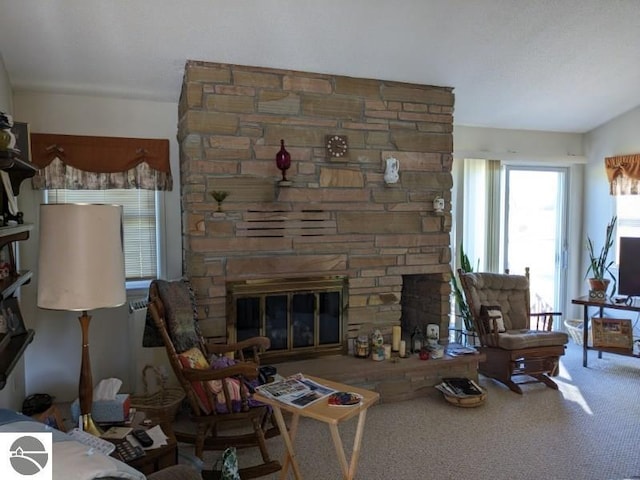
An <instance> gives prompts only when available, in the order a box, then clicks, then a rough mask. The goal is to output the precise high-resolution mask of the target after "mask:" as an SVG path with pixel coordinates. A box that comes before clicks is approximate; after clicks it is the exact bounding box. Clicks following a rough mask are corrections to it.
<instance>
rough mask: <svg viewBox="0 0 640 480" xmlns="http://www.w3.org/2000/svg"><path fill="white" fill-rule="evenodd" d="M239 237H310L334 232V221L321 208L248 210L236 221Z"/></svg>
mask: <svg viewBox="0 0 640 480" xmlns="http://www.w3.org/2000/svg"><path fill="white" fill-rule="evenodd" d="M236 234H237V236H239V237H298V236H303V237H311V236H323V235H335V234H336V221H335V220H334V219H332V218H331V214H330V213H328V212H324V211H322V210H302V211H300V212H286V211H279V212H278V211H269V212H261V211H256V210H250V211H248V212H246V213H245V214H244V215H243V220H242V221H241V222H238V223H236Z"/></svg>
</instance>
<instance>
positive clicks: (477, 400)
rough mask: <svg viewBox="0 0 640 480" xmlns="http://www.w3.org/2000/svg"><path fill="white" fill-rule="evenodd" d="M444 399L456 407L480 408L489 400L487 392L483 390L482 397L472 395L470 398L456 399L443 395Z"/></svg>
mask: <svg viewBox="0 0 640 480" xmlns="http://www.w3.org/2000/svg"><path fill="white" fill-rule="evenodd" d="M443 396H444V399H445V400H446V401H447V402H449V403H450V404H452V405H455V406H456V407H465V408H471V407H479V406H480V405H483V404H484V401H485V400H486V399H487V392H486V390H484V389H483V390H482V395H470V396H468V397H456V396H454V395H447V394H446V393H443Z"/></svg>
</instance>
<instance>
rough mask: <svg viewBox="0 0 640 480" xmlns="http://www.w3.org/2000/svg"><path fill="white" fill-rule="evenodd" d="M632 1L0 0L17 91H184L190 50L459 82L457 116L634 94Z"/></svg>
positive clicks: (584, 118)
mask: <svg viewBox="0 0 640 480" xmlns="http://www.w3.org/2000/svg"><path fill="white" fill-rule="evenodd" d="M639 25H640V1H638V0H528V1H524V0H395V1H391V0H324V1H320V0H229V1H222V0H182V1H180V0H173V1H172V0H108V1H106V0H84V1H83V0H47V1H42V0H0V54H1V55H2V58H3V60H4V64H5V68H6V70H7V74H8V77H9V81H10V84H11V86H12V88H13V89H14V91H20V90H37V91H47V92H61V93H83V94H92V95H113V96H118V97H124V98H139V99H153V100H160V101H169V102H177V101H178V97H179V94H180V88H181V83H182V76H183V72H184V65H185V62H186V61H187V60H205V61H211V62H221V63H232V64H241V65H253V66H263V67H273V68H281V69H293V70H302V71H307V72H320V73H329V74H335V75H347V76H353V77H363V78H376V79H383V80H395V81H402V82H410V83H419V84H426V85H438V86H447V87H453V88H454V93H455V96H456V103H455V114H454V123H455V124H456V125H468V126H482V127H494V128H509V129H526V130H545V131H561V132H578V133H582V132H586V131H589V130H591V129H593V128H595V127H597V126H599V125H601V124H603V123H604V122H607V121H608V120H610V119H612V118H613V117H615V116H617V115H620V114H621V113H624V112H626V111H628V110H630V109H632V108H634V107H636V106H637V105H640V61H639V60H640V28H638V26H639Z"/></svg>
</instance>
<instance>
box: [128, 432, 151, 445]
mask: <svg viewBox="0 0 640 480" xmlns="http://www.w3.org/2000/svg"><path fill="white" fill-rule="evenodd" d="M131 434H132V435H133V436H134V437H135V439H136V440H138V441H139V442H140V445H142V446H143V447H144V448H147V447H150V446H151V445H153V439H152V438H151V437H150V436H149V434H148V433H147V432H146V431H145V430H143V429H142V428H136V429H134V430H133V432H131Z"/></svg>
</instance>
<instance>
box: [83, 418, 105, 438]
mask: <svg viewBox="0 0 640 480" xmlns="http://www.w3.org/2000/svg"><path fill="white" fill-rule="evenodd" d="M80 422H81V423H82V430H84V431H85V432H87V433H90V434H91V435H95V436H96V437H99V436H100V435H102V434H103V433H104V432H103V431H102V429H101V428H100V427H99V426H98V425H96V423H95V422H94V421H93V418H91V414H90V413H84V414H82V415H80Z"/></svg>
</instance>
